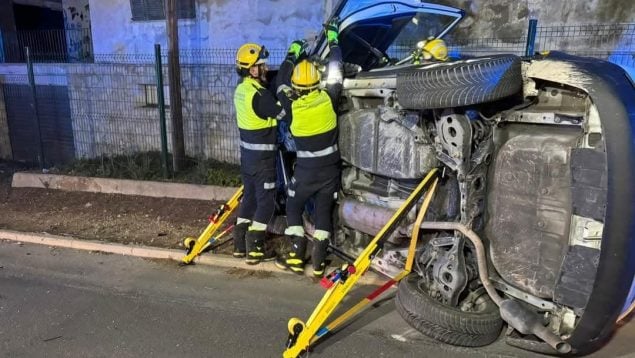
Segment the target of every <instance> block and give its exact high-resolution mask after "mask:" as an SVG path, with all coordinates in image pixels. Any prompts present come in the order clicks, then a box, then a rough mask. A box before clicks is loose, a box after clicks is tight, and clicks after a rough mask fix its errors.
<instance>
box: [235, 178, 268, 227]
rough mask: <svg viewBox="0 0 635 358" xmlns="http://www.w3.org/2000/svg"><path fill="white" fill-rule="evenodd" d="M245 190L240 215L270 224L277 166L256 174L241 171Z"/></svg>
mask: <svg viewBox="0 0 635 358" xmlns="http://www.w3.org/2000/svg"><path fill="white" fill-rule="evenodd" d="M241 177H242V180H243V185H244V186H245V190H244V193H243V200H242V202H241V203H240V208H239V210H238V217H240V218H243V219H249V220H251V221H256V222H259V223H262V224H268V223H269V220H271V217H272V216H273V211H274V207H275V202H274V200H275V183H276V169H275V167H272V168H267V169H261V170H258V171H256V172H255V173H254V174H247V173H245V172H244V171H243V172H242V173H241Z"/></svg>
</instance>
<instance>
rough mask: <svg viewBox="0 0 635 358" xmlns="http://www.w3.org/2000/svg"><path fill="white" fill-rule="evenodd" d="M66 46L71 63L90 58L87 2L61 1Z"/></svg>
mask: <svg viewBox="0 0 635 358" xmlns="http://www.w3.org/2000/svg"><path fill="white" fill-rule="evenodd" d="M62 11H63V14H64V27H65V28H66V46H67V51H68V55H69V60H70V61H71V62H75V61H80V60H82V59H87V58H91V57H92V55H93V51H92V39H91V31H90V5H89V4H88V0H63V4H62Z"/></svg>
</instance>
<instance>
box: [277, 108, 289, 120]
mask: <svg viewBox="0 0 635 358" xmlns="http://www.w3.org/2000/svg"><path fill="white" fill-rule="evenodd" d="M286 115H287V111H285V110H284V108H283V109H282V110H281V111H280V113H278V115H277V116H276V120H281V119H282V118H284V116H286Z"/></svg>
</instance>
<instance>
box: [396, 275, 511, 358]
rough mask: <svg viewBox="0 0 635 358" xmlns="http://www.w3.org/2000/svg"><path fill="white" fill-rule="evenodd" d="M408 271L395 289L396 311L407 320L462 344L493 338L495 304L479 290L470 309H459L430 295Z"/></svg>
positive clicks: (480, 343) (442, 338) (497, 321)
mask: <svg viewBox="0 0 635 358" xmlns="http://www.w3.org/2000/svg"><path fill="white" fill-rule="evenodd" d="M420 281H421V280H420V277H419V275H418V274H416V273H412V274H410V275H409V276H407V277H406V278H404V279H403V280H402V281H401V282H400V283H399V287H398V290H397V297H396V299H395V304H396V306H397V312H399V314H400V315H401V317H403V319H404V320H406V322H408V324H410V325H411V326H412V327H414V328H415V329H417V330H418V331H420V332H421V333H423V334H425V335H426V336H429V337H431V338H434V339H436V340H438V341H441V342H444V343H448V344H452V345H458V346H464V347H480V346H485V345H488V344H490V343H492V342H494V341H495V340H496V339H497V338H498V336H499V335H500V332H501V327H502V325H503V321H502V319H501V317H500V314H499V311H498V307H497V306H496V305H495V304H494V302H492V300H491V299H490V298H489V296H487V294H483V295H481V296H480V297H479V298H478V304H477V305H475V306H474V310H471V311H462V310H461V309H459V308H458V307H450V306H447V305H444V304H442V303H441V302H439V301H437V300H436V299H434V298H432V297H430V295H429V294H428V291H427V289H426V288H425V287H424V286H425V285H422V284H421V282H420Z"/></svg>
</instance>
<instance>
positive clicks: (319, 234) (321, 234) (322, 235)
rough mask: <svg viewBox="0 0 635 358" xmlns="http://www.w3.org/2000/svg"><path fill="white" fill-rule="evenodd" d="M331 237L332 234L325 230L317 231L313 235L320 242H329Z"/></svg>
mask: <svg viewBox="0 0 635 358" xmlns="http://www.w3.org/2000/svg"><path fill="white" fill-rule="evenodd" d="M330 236H331V233H330V232H328V231H324V230H315V232H314V233H313V238H314V239H316V240H319V241H324V240H328V238H329V237H330Z"/></svg>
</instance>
